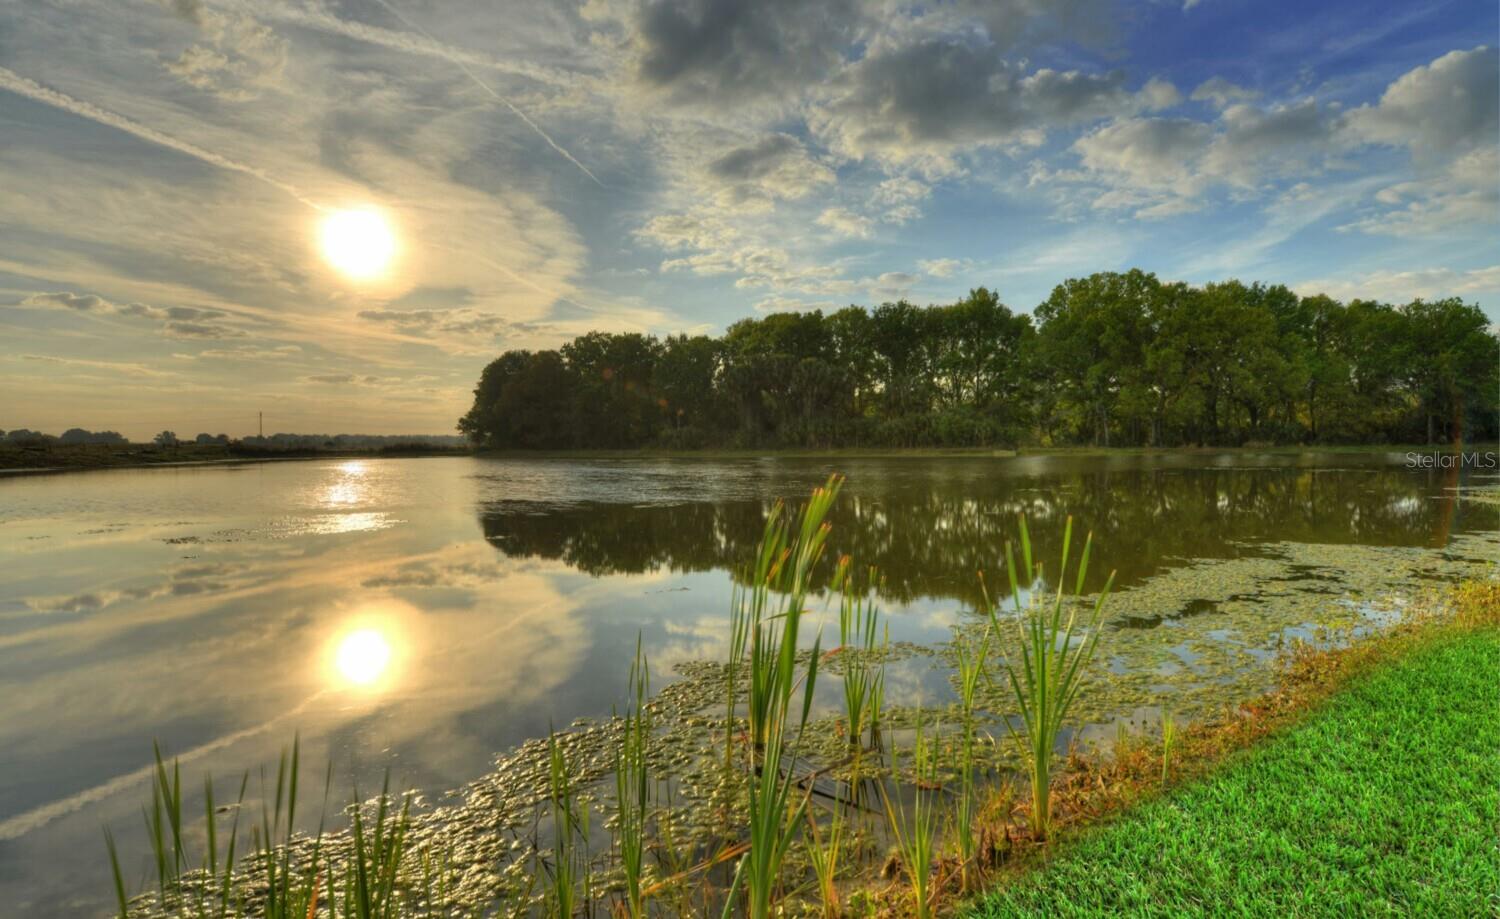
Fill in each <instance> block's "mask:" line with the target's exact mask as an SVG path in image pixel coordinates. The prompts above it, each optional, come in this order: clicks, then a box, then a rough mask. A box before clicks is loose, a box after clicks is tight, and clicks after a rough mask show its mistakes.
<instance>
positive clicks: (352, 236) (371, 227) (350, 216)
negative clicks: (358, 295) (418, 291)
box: [318, 208, 396, 281]
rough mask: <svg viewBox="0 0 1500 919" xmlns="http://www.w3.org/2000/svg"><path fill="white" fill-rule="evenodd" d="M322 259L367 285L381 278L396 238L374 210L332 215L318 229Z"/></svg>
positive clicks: (383, 217) (394, 250)
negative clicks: (370, 281) (368, 282)
mask: <svg viewBox="0 0 1500 919" xmlns="http://www.w3.org/2000/svg"><path fill="white" fill-rule="evenodd" d="M318 241H319V244H320V245H321V246H322V249H323V258H325V259H327V260H328V263H329V264H330V265H332V266H333V267H334V268H336V269H337V270H338V271H339V272H340V273H342V274H343V275H345V276H346V277H349V278H352V279H353V280H356V281H369V280H373V279H375V278H378V277H380V276H381V275H383V274H385V272H386V270H387V269H388V268H389V267H390V264H391V259H392V258H393V257H395V254H396V234H395V233H394V232H393V231H392V230H391V225H390V222H389V221H387V220H386V219H385V216H384V215H383V214H381V213H380V212H379V211H377V210H375V209H374V208H354V209H350V210H342V211H334V212H333V213H331V214H329V215H328V216H327V217H324V218H323V222H322V224H321V225H320V226H319V228H318Z"/></svg>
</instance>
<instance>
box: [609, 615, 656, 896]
mask: <svg viewBox="0 0 1500 919" xmlns="http://www.w3.org/2000/svg"><path fill="white" fill-rule="evenodd" d="M630 690H631V700H630V705H629V707H628V708H626V710H625V714H624V716H623V717H622V719H621V722H622V723H621V731H620V743H619V746H618V747H617V748H616V750H615V808H616V819H615V838H616V848H617V849H618V852H619V858H620V869H621V872H622V873H623V875H624V878H625V909H626V912H627V914H628V915H629V916H630V917H631V919H640V917H642V916H644V915H645V908H646V907H645V903H646V893H645V883H644V877H645V869H646V852H647V821H648V820H649V819H650V815H651V773H650V769H649V768H648V765H647V752H648V748H649V745H650V742H651V730H652V727H651V716H650V710H649V709H648V708H647V705H646V700H647V699H649V698H650V696H651V670H650V667H649V665H648V664H647V662H646V655H645V653H644V652H643V651H642V650H641V638H640V636H639V635H637V636H636V639H635V660H634V662H633V663H632V664H631V666H630Z"/></svg>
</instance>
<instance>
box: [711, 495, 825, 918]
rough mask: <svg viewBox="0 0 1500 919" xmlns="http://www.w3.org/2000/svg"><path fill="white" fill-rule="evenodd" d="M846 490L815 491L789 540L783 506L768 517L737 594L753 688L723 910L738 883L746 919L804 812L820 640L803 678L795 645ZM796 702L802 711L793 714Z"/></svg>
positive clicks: (766, 899)
mask: <svg viewBox="0 0 1500 919" xmlns="http://www.w3.org/2000/svg"><path fill="white" fill-rule="evenodd" d="M842 484H843V480H842V479H841V478H840V477H838V476H833V477H830V478H829V480H828V483H827V485H825V486H824V487H822V488H819V489H816V490H814V491H813V493H812V497H811V498H810V499H809V500H808V503H807V504H806V505H805V506H804V507H803V509H802V515H801V518H800V519H799V521H798V522H797V525H796V528H795V531H794V530H793V529H792V527H791V526H790V525H789V523H788V521H787V518H786V516H785V513H784V508H783V506H782V505H781V504H779V503H778V504H777V505H775V506H774V507H773V508H772V510H771V514H770V516H769V517H768V518H767V520H766V527H765V531H764V533H763V534H762V537H761V543H760V547H759V548H758V550H757V552H756V558H755V563H754V567H753V568H752V569H751V570H750V572H749V573H748V576H747V578H746V579H745V580H746V586H745V587H744V588H743V589H742V590H740V591H738V592H737V593H736V598H735V599H736V605H735V608H734V611H733V623H734V624H733V632H734V635H735V636H736V637H735V639H734V642H733V644H734V645H735V648H736V649H737V651H738V652H739V653H742V654H744V655H745V667H746V671H747V676H748V680H749V685H748V687H747V689H748V700H747V710H748V721H749V733H750V743H749V744H748V747H749V751H748V758H749V822H750V840H749V850H748V851H747V852H746V853H745V854H744V855H743V856H742V857H741V858H740V861H739V864H738V866H737V867H736V870H735V881H734V884H732V885H731V890H730V896H729V901H730V903H731V904H732V901H733V898H734V895H735V888H737V887H738V886H739V885H740V884H741V883H743V885H744V887H745V893H746V896H747V898H748V900H749V903H748V912H749V915H750V917H751V919H767V917H769V916H770V915H771V910H772V903H773V899H774V896H775V892H776V889H777V886H778V884H779V882H780V878H781V865H782V862H783V860H784V859H785V857H786V853H787V850H788V849H789V848H790V847H791V844H792V842H793V841H794V840H795V838H796V835H797V831H798V829H799V828H800V827H801V825H802V821H803V817H804V815H805V813H806V810H807V797H806V795H804V794H801V793H799V790H798V788H797V782H796V778H795V777H794V775H793V768H792V767H794V766H795V764H796V759H797V748H796V744H795V741H798V740H800V738H801V735H802V730H803V728H804V727H805V726H806V724H807V718H808V714H809V712H810V711H811V709H812V702H813V688H814V685H815V684H816V682H817V676H818V660H819V657H820V651H821V648H820V646H821V640H818V641H814V643H813V648H812V654H811V656H809V657H808V658H807V664H806V667H805V669H802V668H799V667H798V658H799V655H798V653H797V639H798V635H799V632H800V626H801V623H802V616H803V614H804V612H805V609H804V606H805V604H806V601H807V596H808V594H809V592H810V590H811V583H812V577H813V572H814V570H815V568H816V566H817V564H818V562H819V560H820V559H821V558H822V556H823V549H824V544H825V543H826V541H827V539H828V531H829V525H828V524H827V523H826V522H825V518H826V517H827V515H828V511H829V509H830V508H831V507H832V506H833V502H834V499H835V498H836V497H837V495H838V491H839V487H840V486H841V485H842ZM738 663H739V662H738V661H736V662H735V666H738ZM799 670H800V672H799ZM799 683H800V689H801V691H800V693H799V692H798V686H799ZM799 695H800V697H801V704H800V705H799V706H797V707H796V708H794V707H793V700H794V698H795V697H797V696H799ZM789 744H791V747H790V748H788V745H789ZM728 905H729V904H726V906H728Z"/></svg>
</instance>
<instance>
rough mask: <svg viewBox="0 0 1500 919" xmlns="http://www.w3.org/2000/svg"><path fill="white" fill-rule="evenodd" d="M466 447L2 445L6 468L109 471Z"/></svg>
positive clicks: (444, 452)
mask: <svg viewBox="0 0 1500 919" xmlns="http://www.w3.org/2000/svg"><path fill="white" fill-rule="evenodd" d="M466 453H468V451H467V450H464V449H462V448H452V449H444V448H442V447H432V446H427V445H413V446H410V447H408V446H404V445H401V444H394V445H391V446H387V447H380V448H371V449H368V450H348V449H342V450H268V449H258V448H254V447H244V446H235V445H232V444H179V445H177V446H175V447H158V446H155V445H153V444H38V445H18V444H10V443H0V470H46V469H53V470H64V469H107V468H113V467H126V466H160V465H170V464H176V463H223V462H251V461H257V460H277V459H314V458H317V457H335V456H458V455H464V454H466Z"/></svg>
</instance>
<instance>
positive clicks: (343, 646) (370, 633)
mask: <svg viewBox="0 0 1500 919" xmlns="http://www.w3.org/2000/svg"><path fill="white" fill-rule="evenodd" d="M333 660H334V666H335V667H337V668H338V671H339V674H340V675H341V676H342V677H343V678H344V679H345V680H347V681H349V682H350V683H353V684H354V685H356V686H369V685H371V684H372V683H374V682H375V681H376V680H379V679H380V678H381V677H382V676H384V675H385V671H386V666H387V665H388V664H390V662H391V643H390V642H389V641H387V640H386V637H385V636H384V635H382V634H380V633H379V632H377V631H375V630H374V629H359V630H358V631H354V632H350V633H349V634H348V635H345V636H344V637H343V638H342V639H340V640H339V645H338V650H337V651H335V652H334V657H333Z"/></svg>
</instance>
